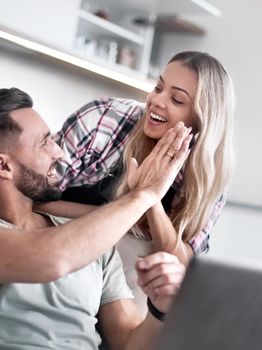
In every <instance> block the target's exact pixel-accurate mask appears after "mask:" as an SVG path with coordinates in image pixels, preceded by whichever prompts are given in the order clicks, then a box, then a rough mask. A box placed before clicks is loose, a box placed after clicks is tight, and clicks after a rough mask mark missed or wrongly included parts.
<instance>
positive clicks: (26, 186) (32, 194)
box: [16, 163, 62, 203]
mask: <svg viewBox="0 0 262 350" xmlns="http://www.w3.org/2000/svg"><path fill="white" fill-rule="evenodd" d="M18 165H19V178H18V179H17V180H16V187H17V189H18V190H19V191H20V192H21V193H22V194H23V195H24V196H26V197H27V198H30V199H31V200H32V201H34V202H38V203H46V202H50V201H57V200H59V199H61V195H62V193H61V191H60V190H59V188H58V183H55V184H49V183H48V180H47V177H46V176H44V175H41V174H39V173H37V172H36V171H34V170H32V169H30V168H28V167H27V166H25V165H24V164H22V163H18Z"/></svg>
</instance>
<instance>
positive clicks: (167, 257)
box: [136, 252, 185, 312]
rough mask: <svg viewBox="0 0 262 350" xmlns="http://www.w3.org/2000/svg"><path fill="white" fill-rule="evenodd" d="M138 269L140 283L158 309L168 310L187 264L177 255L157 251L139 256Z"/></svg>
mask: <svg viewBox="0 0 262 350" xmlns="http://www.w3.org/2000/svg"><path fill="white" fill-rule="evenodd" d="M136 270H137V274H138V281H137V283H138V285H139V286H140V287H141V288H142V289H143V291H144V293H145V294H146V295H147V296H148V297H149V298H150V300H151V302H152V303H153V304H154V306H155V307H156V308H157V309H158V310H160V311H162V312H167V311H168V310H169V306H170V303H171V301H172V300H173V296H174V295H175V294H176V292H177V290H178V289H179V287H180V284H181V282H182V280H183V277H184V274H185V266H184V265H182V264H181V263H180V262H179V260H178V259H177V257H176V256H174V255H171V254H168V253H165V252H157V253H154V254H152V255H148V256H147V257H145V258H138V261H137V262H136Z"/></svg>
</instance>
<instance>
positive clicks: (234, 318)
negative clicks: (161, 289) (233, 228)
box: [154, 257, 262, 350]
mask: <svg viewBox="0 0 262 350" xmlns="http://www.w3.org/2000/svg"><path fill="white" fill-rule="evenodd" d="M171 349H172V350H227V349H228V350H248V349H250V350H261V349H262V270H259V269H257V270H256V269H251V268H244V267H240V266H235V265H229V264H225V263H221V262H217V261H215V260H211V259H209V258H207V257H204V258H194V259H192V261H191V263H190V265H189V267H188V270H187V273H186V276H185V279H184V281H183V283H182V286H181V288H180V290H179V292H178V294H177V296H176V297H175V299H174V302H173V305H172V306H171V310H170V312H169V314H168V317H167V320H166V322H165V325H164V327H163V331H162V333H161V335H160V337H159V339H158V341H157V342H156V347H155V348H154V350H171Z"/></svg>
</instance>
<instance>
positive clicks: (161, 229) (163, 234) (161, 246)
mask: <svg viewBox="0 0 262 350" xmlns="http://www.w3.org/2000/svg"><path fill="white" fill-rule="evenodd" d="M146 216H147V221H148V225H149V231H150V234H151V237H152V241H153V243H154V250H155V251H165V252H167V253H170V254H174V255H176V256H177V257H178V259H179V261H180V262H181V263H183V264H185V265H187V264H188V262H189V261H190V259H191V258H192V256H193V254H194V253H193V250H192V248H191V246H190V245H189V244H188V243H187V242H183V241H182V240H181V241H180V242H179V243H178V244H177V238H178V234H177V232H176V230H175V228H174V226H173V224H172V222H171V221H170V219H169V217H168V215H167V214H166V212H165V210H164V208H163V205H162V203H161V202H158V203H157V204H156V205H154V206H153V207H152V208H150V209H149V210H148V211H147V213H146Z"/></svg>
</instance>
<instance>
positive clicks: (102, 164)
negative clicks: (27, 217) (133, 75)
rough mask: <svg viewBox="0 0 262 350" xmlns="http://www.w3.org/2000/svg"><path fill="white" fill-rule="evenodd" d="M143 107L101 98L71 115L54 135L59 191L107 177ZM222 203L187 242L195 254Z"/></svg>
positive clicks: (203, 246) (202, 246) (179, 177)
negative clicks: (61, 156)
mask: <svg viewBox="0 0 262 350" xmlns="http://www.w3.org/2000/svg"><path fill="white" fill-rule="evenodd" d="M144 107H145V105H144V104H141V103H138V102H137V101H134V100H127V99H121V98H102V99H99V100H94V101H92V102H90V103H87V104H86V105H84V106H83V107H82V108H80V109H79V110H78V111H76V112H75V113H73V114H72V115H71V116H70V117H69V118H68V119H67V120H66V122H65V123H64V125H63V127H62V129H61V130H60V131H59V132H58V133H57V135H56V136H55V139H56V142H57V143H58V144H59V145H60V147H61V148H62V150H63V151H64V160H62V161H61V162H60V164H59V166H58V172H59V173H60V175H61V182H60V189H61V190H62V191H64V190H65V189H66V188H68V187H78V186H82V185H94V184H96V183H97V182H98V181H100V180H102V179H103V178H105V177H106V176H108V175H109V174H110V172H111V171H112V169H113V168H114V167H115V166H116V165H117V163H118V162H119V160H120V158H121V156H122V153H123V149H124V146H125V144H126V142H127V140H128V135H129V133H130V132H131V131H132V129H133V127H134V126H135V124H136V122H137V121H138V120H139V118H141V117H142V115H143V112H144ZM182 181H183V173H182V171H181V172H180V173H179V174H178V175H177V177H176V179H175V181H174V184H173V187H174V188H179V187H180V186H181V184H182ZM176 195H177V196H178V195H179V191H177V194H176ZM224 204H225V195H224V194H223V195H221V197H220V198H219V200H218V201H217V202H216V203H215V205H214V207H213V211H212V213H211V215H210V218H209V220H208V222H207V224H206V225H205V227H204V228H203V230H202V231H200V232H197V233H196V234H195V236H194V237H193V238H192V239H191V240H190V241H189V242H188V243H189V244H190V245H191V246H192V249H193V251H194V252H195V253H196V254H198V253H202V252H206V251H208V241H209V232H210V229H211V228H212V226H213V225H214V223H215V221H216V220H217V218H218V216H219V213H220V211H221V209H222V208H223V206H224Z"/></svg>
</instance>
